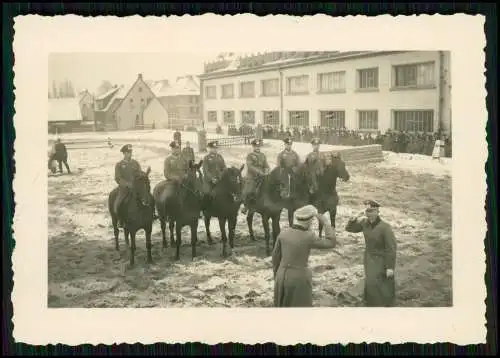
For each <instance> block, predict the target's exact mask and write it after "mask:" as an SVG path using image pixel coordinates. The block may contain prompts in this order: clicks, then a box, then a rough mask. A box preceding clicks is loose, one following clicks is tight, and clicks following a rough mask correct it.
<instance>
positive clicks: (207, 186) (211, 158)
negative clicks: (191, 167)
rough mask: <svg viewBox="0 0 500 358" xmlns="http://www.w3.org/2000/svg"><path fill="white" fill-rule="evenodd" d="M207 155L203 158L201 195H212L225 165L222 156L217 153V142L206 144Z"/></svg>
mask: <svg viewBox="0 0 500 358" xmlns="http://www.w3.org/2000/svg"><path fill="white" fill-rule="evenodd" d="M207 147H208V154H207V155H206V156H205V158H203V193H205V194H206V195H212V190H213V188H214V186H215V184H217V182H218V181H219V180H220V179H221V176H222V172H223V171H224V170H225V169H226V163H225V161H224V158H223V157H222V155H220V154H219V153H218V152H217V142H216V141H212V142H209V143H208V144H207Z"/></svg>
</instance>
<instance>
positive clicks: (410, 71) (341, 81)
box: [205, 62, 435, 99]
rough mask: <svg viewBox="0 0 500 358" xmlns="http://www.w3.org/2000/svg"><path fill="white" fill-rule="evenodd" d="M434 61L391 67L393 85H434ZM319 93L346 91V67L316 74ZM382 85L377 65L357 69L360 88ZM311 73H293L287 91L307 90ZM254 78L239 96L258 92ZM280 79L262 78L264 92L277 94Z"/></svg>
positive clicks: (225, 91) (213, 90) (225, 89)
mask: <svg viewBox="0 0 500 358" xmlns="http://www.w3.org/2000/svg"><path fill="white" fill-rule="evenodd" d="M434 67H435V66H434V62H429V63H418V64H410V65H397V66H393V67H392V87H394V88H421V87H424V88H425V87H431V86H434V85H435V75H434ZM317 76H318V80H317V84H318V93H335V92H345V90H346V80H345V76H346V71H336V72H328V73H320V74H318V75H317ZM220 88H221V98H223V99H225V98H234V97H235V93H234V92H235V91H234V84H233V83H227V84H223V85H221V86H220ZM378 88H379V69H378V67H373V68H364V69H358V70H356V89H357V90H377V89H378ZM309 90H310V89H309V75H301V76H292V77H287V78H286V94H287V95H297V94H299V95H300V94H308V93H309ZM255 92H256V91H255V81H243V82H240V83H239V97H240V98H252V97H255V96H256V93H255ZM279 93H280V83H279V79H278V78H272V79H266V80H261V81H260V95H261V96H278V95H279ZM205 97H206V98H207V99H215V98H217V87H216V86H206V87H205Z"/></svg>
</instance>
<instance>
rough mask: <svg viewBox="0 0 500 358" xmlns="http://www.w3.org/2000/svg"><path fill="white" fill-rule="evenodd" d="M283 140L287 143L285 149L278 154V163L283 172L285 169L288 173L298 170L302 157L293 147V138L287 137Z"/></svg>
mask: <svg viewBox="0 0 500 358" xmlns="http://www.w3.org/2000/svg"><path fill="white" fill-rule="evenodd" d="M283 142H284V143H285V149H284V150H283V151H282V152H281V153H280V154H278V159H277V160H276V164H277V165H278V166H279V167H280V169H281V173H283V171H284V172H286V173H287V174H288V173H292V172H295V171H296V170H297V168H298V166H299V164H300V157H299V155H298V154H297V152H296V151H294V150H293V149H292V144H293V141H292V138H285V139H283Z"/></svg>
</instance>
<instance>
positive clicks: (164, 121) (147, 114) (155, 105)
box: [143, 97, 170, 128]
mask: <svg viewBox="0 0 500 358" xmlns="http://www.w3.org/2000/svg"><path fill="white" fill-rule="evenodd" d="M143 119H144V126H145V127H148V128H170V123H169V117H168V113H167V110H166V109H165V107H163V105H162V104H161V103H160V101H159V100H158V98H156V97H154V98H153V99H152V100H151V101H150V102H149V104H148V105H147V107H146V109H145V110H144V114H143Z"/></svg>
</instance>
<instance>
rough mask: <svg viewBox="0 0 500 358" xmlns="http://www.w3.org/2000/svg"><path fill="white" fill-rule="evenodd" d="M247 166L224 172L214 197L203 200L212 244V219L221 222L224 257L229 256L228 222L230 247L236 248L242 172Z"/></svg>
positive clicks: (231, 168) (208, 239)
mask: <svg viewBox="0 0 500 358" xmlns="http://www.w3.org/2000/svg"><path fill="white" fill-rule="evenodd" d="M244 167H245V165H244V164H243V165H242V166H241V167H240V168H239V169H238V168H235V167H229V168H226V169H225V170H224V171H223V172H222V176H221V179H220V180H219V181H218V182H217V183H216V184H215V187H214V188H213V196H212V197H210V196H208V195H207V196H205V197H204V198H203V206H202V212H203V216H204V219H205V229H206V233H207V241H208V243H209V244H212V243H213V241H212V236H211V234H210V219H211V218H212V217H216V218H217V219H218V220H219V227H220V232H221V236H222V256H223V257H226V256H227V239H228V237H227V234H226V222H227V225H228V230H229V247H230V248H231V249H233V248H234V233H235V229H236V220H237V217H238V210H239V207H240V205H241V190H242V181H241V172H242V171H243V168H244Z"/></svg>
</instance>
